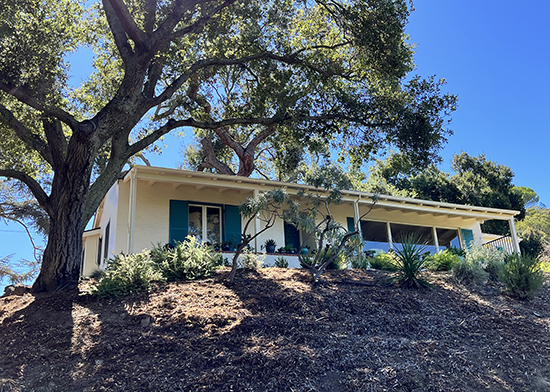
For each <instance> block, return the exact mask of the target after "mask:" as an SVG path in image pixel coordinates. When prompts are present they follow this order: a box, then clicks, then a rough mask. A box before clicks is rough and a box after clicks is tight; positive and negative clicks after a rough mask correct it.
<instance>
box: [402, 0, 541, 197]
mask: <svg viewBox="0 0 550 392" xmlns="http://www.w3.org/2000/svg"><path fill="white" fill-rule="evenodd" d="M414 5H415V9H416V10H415V11H414V12H413V13H412V14H411V16H410V23H409V25H408V28H407V33H408V34H409V35H410V38H411V40H412V41H414V42H415V43H416V45H417V47H416V56H415V59H416V64H417V73H418V74H420V75H422V76H428V75H434V74H435V75H437V76H438V77H441V78H445V79H446V81H447V85H446V88H447V90H448V91H449V92H451V93H453V94H457V95H458V110H457V111H456V112H454V113H453V116H452V118H453V122H452V124H451V128H452V129H453V130H454V135H453V136H451V137H450V138H449V143H448V144H447V145H446V146H445V148H444V150H443V151H442V157H443V158H444V160H445V163H444V165H443V166H442V168H443V169H444V170H449V167H448V166H449V162H450V160H451V157H452V155H453V154H454V153H460V152H461V151H465V152H467V153H468V154H470V155H478V154H482V153H485V155H486V157H487V159H489V160H492V161H495V162H497V163H500V164H504V165H506V166H509V167H511V168H512V170H513V171H514V173H515V175H516V177H515V180H514V184H515V185H518V186H522V185H523V186H528V187H531V188H533V189H534V190H535V192H537V193H538V195H539V196H540V198H541V201H542V202H543V203H545V204H547V205H548V206H550V182H549V179H550V175H549V174H550V160H549V155H550V154H549V153H550V132H549V130H550V129H549V128H550V123H549V122H548V119H547V116H548V113H549V112H550V110H549V107H550V95H549V91H550V79H549V74H550V41H549V40H548V26H549V25H548V15H550V1H548V0H526V1H523V2H518V1H511V0H436V1H434V0H414Z"/></svg>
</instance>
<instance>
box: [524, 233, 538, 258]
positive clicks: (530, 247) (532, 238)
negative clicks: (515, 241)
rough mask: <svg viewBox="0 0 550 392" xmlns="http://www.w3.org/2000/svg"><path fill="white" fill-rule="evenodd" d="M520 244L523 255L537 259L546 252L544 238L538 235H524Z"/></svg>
mask: <svg viewBox="0 0 550 392" xmlns="http://www.w3.org/2000/svg"><path fill="white" fill-rule="evenodd" d="M522 237H523V238H522V240H521V242H520V243H519V247H520V249H521V254H522V255H525V256H529V257H532V258H535V259H536V258H537V257H539V255H540V254H541V253H542V252H543V251H544V241H543V239H542V236H541V235H540V234H537V233H526V234H523V235H522Z"/></svg>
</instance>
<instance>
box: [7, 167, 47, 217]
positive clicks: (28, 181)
mask: <svg viewBox="0 0 550 392" xmlns="http://www.w3.org/2000/svg"><path fill="white" fill-rule="evenodd" d="M0 177H6V178H15V179H16V180H19V181H21V182H23V183H24V184H25V185H26V186H27V187H28V188H29V190H30V191H31V193H32V194H33V196H34V197H35V198H36V201H38V204H40V206H41V207H42V208H43V209H44V210H45V211H46V213H47V214H48V215H52V213H53V211H52V209H51V206H50V198H49V196H48V195H47V194H46V192H44V190H43V189H42V187H41V186H40V184H39V183H38V181H36V180H35V179H34V178H32V177H31V176H29V175H28V174H26V173H23V172H20V171H18V170H9V169H0Z"/></svg>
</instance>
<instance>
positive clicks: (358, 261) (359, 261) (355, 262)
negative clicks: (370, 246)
mask: <svg viewBox="0 0 550 392" xmlns="http://www.w3.org/2000/svg"><path fill="white" fill-rule="evenodd" d="M371 261H372V258H371V257H369V256H367V255H366V254H365V253H364V252H363V253H359V254H357V255H356V256H355V257H352V259H351V268H355V269H368V268H370V266H371Z"/></svg>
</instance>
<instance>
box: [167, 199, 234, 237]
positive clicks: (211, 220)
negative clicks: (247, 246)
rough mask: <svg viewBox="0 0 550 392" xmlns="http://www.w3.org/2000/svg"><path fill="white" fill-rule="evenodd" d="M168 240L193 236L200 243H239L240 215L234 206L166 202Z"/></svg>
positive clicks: (185, 201)
mask: <svg viewBox="0 0 550 392" xmlns="http://www.w3.org/2000/svg"><path fill="white" fill-rule="evenodd" d="M169 226H170V230H169V238H168V241H169V242H170V243H171V244H174V245H175V244H176V243H178V242H183V241H185V237H187V235H194V236H196V237H197V238H198V239H199V240H200V241H206V242H210V243H211V244H212V245H214V244H222V243H223V242H224V241H229V242H231V243H232V246H233V248H234V247H235V246H236V245H237V244H240V242H241V214H240V212H239V207H238V206H232V205H223V206H222V205H205V204H201V203H197V202H190V201H187V200H170V222H169Z"/></svg>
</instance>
